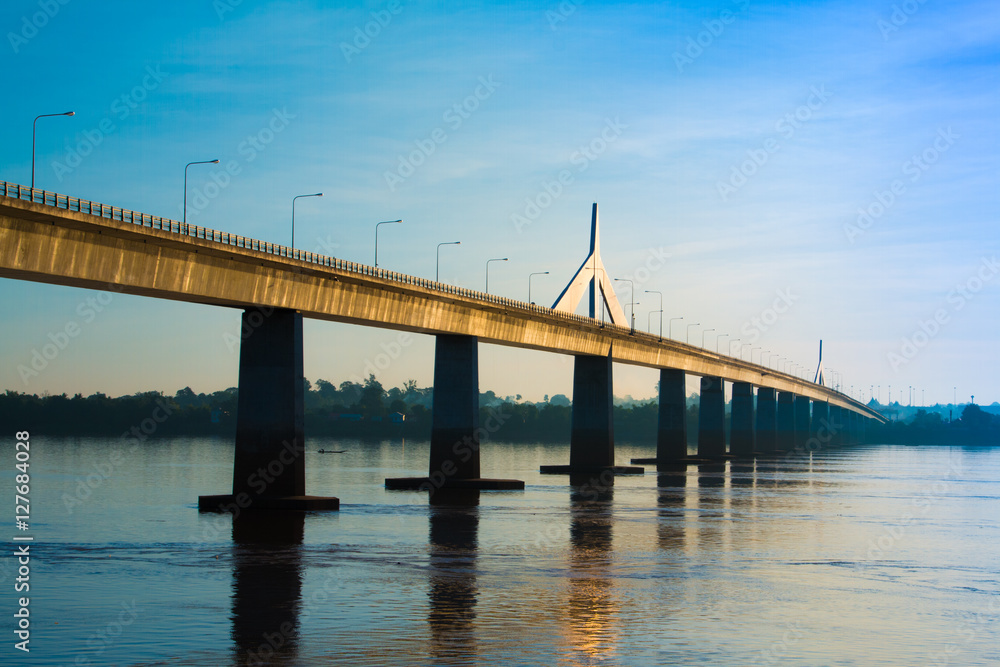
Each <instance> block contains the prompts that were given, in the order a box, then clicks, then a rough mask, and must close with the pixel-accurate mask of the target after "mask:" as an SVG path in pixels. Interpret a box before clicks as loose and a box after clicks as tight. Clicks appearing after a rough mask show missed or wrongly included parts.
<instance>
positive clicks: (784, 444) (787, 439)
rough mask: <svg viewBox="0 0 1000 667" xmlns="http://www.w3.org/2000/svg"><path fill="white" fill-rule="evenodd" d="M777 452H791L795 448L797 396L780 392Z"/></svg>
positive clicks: (787, 392) (788, 392)
mask: <svg viewBox="0 0 1000 667" xmlns="http://www.w3.org/2000/svg"><path fill="white" fill-rule="evenodd" d="M775 432H776V434H777V437H776V451H779V452H790V451H792V449H794V448H795V394H793V393H792V392H790V391H779V392H778V422H777V428H776V430H775Z"/></svg>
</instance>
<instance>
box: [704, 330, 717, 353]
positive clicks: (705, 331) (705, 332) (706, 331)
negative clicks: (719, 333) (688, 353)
mask: <svg viewBox="0 0 1000 667" xmlns="http://www.w3.org/2000/svg"><path fill="white" fill-rule="evenodd" d="M709 331H715V329H705V330H704V331H702V332H701V347H702V349H704V348H705V334H707V333H708V332H709Z"/></svg>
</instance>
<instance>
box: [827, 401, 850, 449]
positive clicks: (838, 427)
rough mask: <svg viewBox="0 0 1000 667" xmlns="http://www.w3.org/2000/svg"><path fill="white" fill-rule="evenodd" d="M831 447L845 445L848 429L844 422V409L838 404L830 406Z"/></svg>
mask: <svg viewBox="0 0 1000 667" xmlns="http://www.w3.org/2000/svg"><path fill="white" fill-rule="evenodd" d="M829 410H830V447H834V448H836V447H843V446H844V441H845V436H844V431H845V430H846V428H847V427H846V424H844V411H843V409H842V408H841V407H840V406H838V405H831V406H830V408H829Z"/></svg>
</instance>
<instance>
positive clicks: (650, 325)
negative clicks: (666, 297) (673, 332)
mask: <svg viewBox="0 0 1000 667" xmlns="http://www.w3.org/2000/svg"><path fill="white" fill-rule="evenodd" d="M653 313H659V314H660V324H663V309H662V308H661V309H659V310H651V311H649V314H648V315H647V316H646V331H648V332H649V334H650V335H653V323H652V318H653ZM660 333H663V332H662V330H661V332H660ZM657 340H663V337H662V336H657Z"/></svg>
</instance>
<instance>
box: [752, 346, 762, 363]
mask: <svg viewBox="0 0 1000 667" xmlns="http://www.w3.org/2000/svg"><path fill="white" fill-rule="evenodd" d="M759 349H761V346H760V345H758V346H757V347H751V348H750V363H751V364H752V363H753V351H754V350H759ZM760 356H762V357H763V356H764V353H763V352H761V354H760ZM758 361H760V360H759V359H758Z"/></svg>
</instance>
